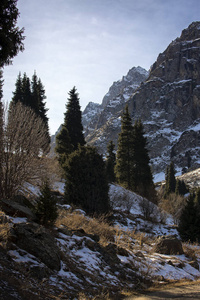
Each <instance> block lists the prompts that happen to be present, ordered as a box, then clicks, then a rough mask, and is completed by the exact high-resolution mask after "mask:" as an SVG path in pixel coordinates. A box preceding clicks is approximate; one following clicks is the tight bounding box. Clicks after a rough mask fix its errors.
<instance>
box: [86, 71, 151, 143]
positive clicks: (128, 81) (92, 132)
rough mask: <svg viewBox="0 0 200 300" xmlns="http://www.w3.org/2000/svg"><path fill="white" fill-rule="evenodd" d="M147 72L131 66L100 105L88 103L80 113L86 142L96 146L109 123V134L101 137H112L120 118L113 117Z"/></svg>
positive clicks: (145, 77) (110, 89)
mask: <svg viewBox="0 0 200 300" xmlns="http://www.w3.org/2000/svg"><path fill="white" fill-rule="evenodd" d="M148 74H149V73H148V71H146V70H145V69H143V68H141V67H133V68H132V69H130V70H129V72H128V73H127V75H126V76H123V77H122V79H121V80H118V81H116V82H114V83H113V84H112V86H111V87H110V88H109V91H108V93H107V94H106V95H105V96H104V98H103V101H102V104H101V105H99V104H95V103H91V102H90V103H89V104H88V106H87V107H86V109H85V110H84V112H83V114H82V123H83V126H84V129H85V136H86V140H87V142H89V143H91V144H95V145H97V146H98V144H99V138H100V140H101V137H102V136H103V135H102V133H103V131H104V127H105V125H106V124H107V125H108V124H111V125H112V127H113V128H112V130H110V131H109V132H108V135H109V136H108V137H103V139H104V140H105V141H107V140H109V139H112V138H113V134H114V131H115V130H114V129H115V127H116V128H119V126H120V119H118V118H116V117H115V115H116V113H117V116H118V112H121V110H122V109H123V107H124V104H125V103H126V102H127V101H128V99H129V98H130V97H131V95H132V94H133V92H134V91H135V90H136V89H137V88H138V87H139V86H140V84H141V83H142V82H144V81H145V80H146V79H147V77H148ZM88 115H89V117H88ZM88 121H89V122H88Z"/></svg>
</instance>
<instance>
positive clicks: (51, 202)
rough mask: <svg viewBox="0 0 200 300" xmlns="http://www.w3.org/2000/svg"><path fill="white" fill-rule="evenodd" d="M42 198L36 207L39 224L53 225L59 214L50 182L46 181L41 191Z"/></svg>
mask: <svg viewBox="0 0 200 300" xmlns="http://www.w3.org/2000/svg"><path fill="white" fill-rule="evenodd" d="M40 193H41V195H40V197H39V198H38V202H37V206H36V216H37V218H38V223H40V224H43V225H53V224H54V222H55V220H56V218H57V216H58V214H57V207H56V199H55V197H54V196H53V194H52V192H51V189H50V186H49V182H48V181H45V182H44V183H43V185H42V187H41V189H40Z"/></svg>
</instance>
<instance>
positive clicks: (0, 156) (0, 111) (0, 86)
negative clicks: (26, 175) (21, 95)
mask: <svg viewBox="0 0 200 300" xmlns="http://www.w3.org/2000/svg"><path fill="white" fill-rule="evenodd" d="M2 73H3V72H2V69H0V198H1V196H2V178H3V176H2V174H3V173H2V167H3V152H4V146H3V134H4V132H3V105H2V98H3V79H2V77H3V75H2Z"/></svg>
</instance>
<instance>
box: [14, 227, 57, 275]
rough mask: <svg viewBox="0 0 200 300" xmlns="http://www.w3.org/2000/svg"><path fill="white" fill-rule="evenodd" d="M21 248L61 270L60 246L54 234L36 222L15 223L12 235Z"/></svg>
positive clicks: (53, 267) (47, 264)
mask: <svg viewBox="0 0 200 300" xmlns="http://www.w3.org/2000/svg"><path fill="white" fill-rule="evenodd" d="M10 239H11V241H12V242H14V243H15V244H16V245H17V246H18V247H19V248H21V249H23V250H26V251H27V252H29V253H30V254H32V255H34V256H36V257H37V258H39V259H40V260H41V261H42V262H43V263H44V264H45V265H46V266H47V267H49V268H50V269H52V270H56V271H59V270H60V254H59V248H58V246H57V244H56V241H55V240H54V238H53V236H52V235H51V234H50V233H49V232H48V231H47V230H46V229H45V228H44V227H42V226H39V225H38V224H36V223H26V224H24V223H23V224H22V223H20V224H15V225H14V226H13V228H12V234H11V236H10Z"/></svg>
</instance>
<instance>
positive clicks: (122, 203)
mask: <svg viewBox="0 0 200 300" xmlns="http://www.w3.org/2000/svg"><path fill="white" fill-rule="evenodd" d="M110 200H111V205H112V207H113V208H116V207H121V208H123V209H125V210H126V211H127V212H130V210H131V208H132V205H133V201H132V199H131V197H130V193H129V191H127V190H123V191H122V193H114V194H113V195H112V199H110Z"/></svg>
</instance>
